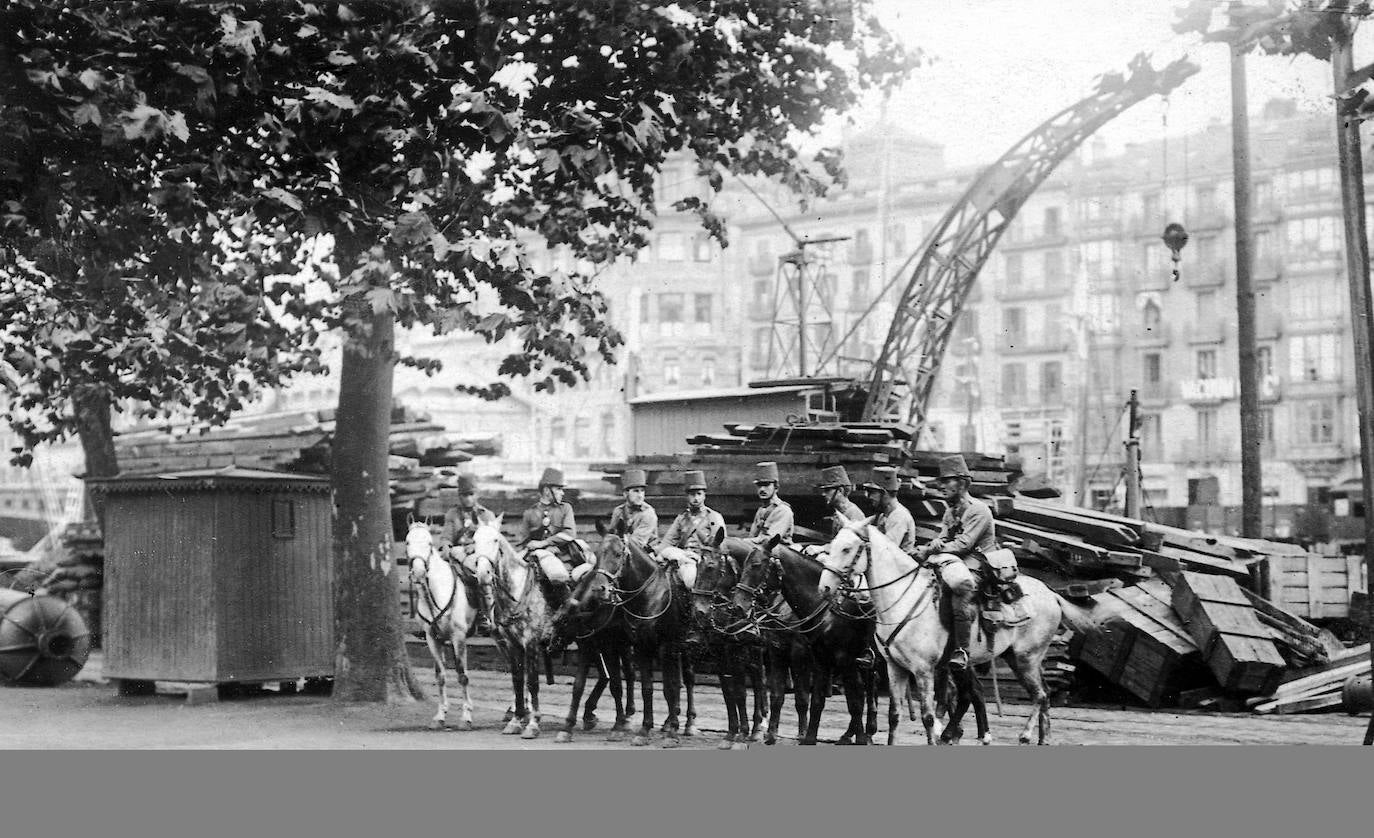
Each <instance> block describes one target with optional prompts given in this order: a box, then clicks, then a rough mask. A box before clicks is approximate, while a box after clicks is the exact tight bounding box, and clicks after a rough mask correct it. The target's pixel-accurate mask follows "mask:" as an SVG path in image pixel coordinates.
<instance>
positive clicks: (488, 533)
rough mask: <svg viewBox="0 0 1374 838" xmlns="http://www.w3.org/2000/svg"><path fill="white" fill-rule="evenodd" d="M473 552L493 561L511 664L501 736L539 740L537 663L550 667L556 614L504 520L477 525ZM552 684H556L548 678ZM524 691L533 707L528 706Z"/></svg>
mask: <svg viewBox="0 0 1374 838" xmlns="http://www.w3.org/2000/svg"><path fill="white" fill-rule="evenodd" d="M472 553H473V555H474V556H476V557H478V559H479V560H482V559H485V560H486V561H488V562H490V563H491V566H492V567H493V569H494V571H495V572H494V573H493V579H492V581H493V585H492V587H493V592H494V596H493V598H494V606H493V609H492V614H493V617H494V625H493V634H494V635H495V637H496V644H497V646H498V647H500V649H501V652H502V653H503V654H504V655H505V657H506V661H507V662H508V663H509V664H510V674H511V687H512V689H513V691H514V693H515V705H514V707H513V708H511V710H509V711H507V712H508V715H509V717H510V718H509V719H508V720H507V722H506V725H505V727H504V728H502V730H501V732H502V733H504V734H508V735H513V734H516V733H518V734H520V738H522V739H535V738H537V737H538V736H539V732H540V729H539V722H540V712H539V664H540V662H541V661H542V662H543V663H544V665H545V669H548V668H549V666H550V663H549V646H550V644H551V643H552V641H553V639H554V630H553V613H552V611H551V609H550V608H549V605H548V602H547V601H546V600H545V598H544V590H543V587H542V586H541V585H540V583H539V578H538V574H537V573H536V572H535V569H534V567H532V566H531V564H530V563H529V562H527V561H526V560H525V559H523V558H521V557H520V556H519V555H518V554H517V553H516V552H515V548H514V547H512V546H511V544H510V542H509V541H507V540H506V537H505V536H503V535H501V518H497V519H496V520H495V521H494V522H486V523H483V524H479V525H478V527H477V529H476V530H475V531H474V532H473V536H472ZM550 683H552V680H550ZM526 691H528V694H529V704H528V706H527V705H526V703H525V696H526Z"/></svg>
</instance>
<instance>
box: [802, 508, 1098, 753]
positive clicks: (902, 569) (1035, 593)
mask: <svg viewBox="0 0 1374 838" xmlns="http://www.w3.org/2000/svg"><path fill="white" fill-rule="evenodd" d="M825 565H826V570H825V571H823V572H822V573H821V583H820V587H821V590H823V591H825V590H831V591H833V590H836V589H838V588H839V587H840V585H841V580H847V579H850V578H851V577H852V576H853V575H854V574H861V575H862V576H863V578H864V579H865V580H866V581H867V584H868V589H869V591H870V595H871V596H872V599H873V605H874V607H875V608H876V609H877V612H878V630H877V638H878V641H879V646H880V647H881V648H882V650H883V656H884V657H885V658H886V659H887V672H888V683H889V684H890V685H891V690H892V705H891V707H892V709H891V711H890V713H889V717H888V720H889V725H888V732H887V737H888V744H892V742H893V740H894V737H895V736H896V733H897V712H896V707H897V706H898V705H897V702H898V695H897V693H898V691H899V690H901V691H902V692H903V693H905V696H904V697H905V699H906V702H907V705H908V707H910V704H911V696H910V693H909V690H910V684H911V681H909V680H908V679H912V680H914V681H915V686H916V691H917V695H916V697H917V700H918V701H919V703H920V707H921V722H922V724H924V725H925V730H926V742H927V743H929V744H934V741H935V740H934V736H933V733H934V727H935V714H934V711H933V708H934V706H935V690H934V675H935V668H936V666H937V665H938V664H939V662H940V660H941V658H942V657H943V656H944V653H945V649H946V647H947V645H948V642H949V629H948V628H947V627H946V626H945V625H944V624H943V623H942V621H941V619H940V608H939V607H938V605H939V599H940V596H939V586H940V580H939V576H938V574H937V573H936V571H935V570H934V569H932V568H930V567H928V566H925V565H922V564H920V563H918V562H917V561H916V560H915V559H913V558H912V557H911V556H909V555H907V554H906V553H904V552H902V550H901V548H899V547H898V546H897V545H896V544H894V543H892V541H891V540H890V539H889V538H887V536H885V535H883V533H882V532H881V531H880V530H879V529H878V528H877V527H872V526H869V525H868V524H867V523H866V522H863V521H856V522H853V523H851V524H848V525H847V526H846V527H845V528H844V529H842V530H840V532H839V534H838V535H837V536H835V540H834V541H832V542H831V543H830V550H829V553H828V554H827V556H826V557H825ZM1017 582H1018V584H1019V585H1020V586H1021V590H1022V592H1024V594H1025V596H1024V597H1023V598H1022V599H1020V600H1019V601H1018V605H1020V606H1021V608H1023V609H1024V611H1025V613H1026V619H1025V620H1024V621H1021V622H1018V624H1016V625H1013V626H1000V627H998V628H997V629H995V630H994V631H993V633H992V636H991V637H988V636H987V634H986V633H985V632H984V631H983V628H982V626H981V624H975V630H974V637H973V641H972V643H971V644H970V648H969V650H968V652H969V663H970V666H972V665H973V664H979V663H984V662H987V661H990V660H992V659H993V658H996V657H1001V658H1002V659H1003V660H1005V661H1006V662H1007V663H1008V664H1009V665H1010V666H1011V668H1012V670H1013V671H1014V672H1015V673H1016V677H1017V678H1018V679H1019V680H1020V681H1021V683H1022V685H1024V686H1025V688H1026V691H1027V692H1028V693H1030V695H1031V700H1032V702H1033V707H1034V709H1033V710H1032V712H1031V714H1030V717H1029V718H1028V719H1026V727H1025V729H1024V730H1022V732H1021V743H1022V744H1028V743H1029V742H1030V741H1031V730H1032V727H1033V726H1034V725H1035V724H1036V723H1037V722H1038V723H1039V743H1040V744H1041V745H1047V744H1049V739H1050V715H1049V709H1050V699H1049V692H1048V691H1047V690H1046V689H1045V679H1044V673H1043V672H1042V668H1041V667H1042V664H1043V663H1044V660H1045V653H1046V652H1047V651H1049V647H1050V641H1051V640H1053V639H1054V636H1055V634H1056V632H1057V631H1058V630H1059V625H1060V623H1061V622H1065V623H1068V625H1069V627H1070V628H1072V629H1073V630H1075V631H1083V632H1095V631H1097V630H1099V629H1100V625H1099V624H1098V622H1097V621H1096V620H1095V619H1094V618H1093V616H1092V615H1091V614H1089V613H1088V612H1087V611H1085V610H1084V609H1082V608H1079V607H1078V606H1076V605H1074V604H1072V603H1070V602H1067V601H1065V600H1064V598H1063V597H1061V596H1059V595H1058V594H1056V593H1055V592H1054V591H1051V590H1050V589H1049V588H1047V587H1045V585H1044V583H1042V582H1041V581H1040V580H1038V579H1034V578H1031V577H1027V576H1021V577H1020V578H1018V580H1017ZM980 622H981V621H980ZM912 709H913V710H914V708H912ZM911 720H912V721H916V714H915V713H914V712H912V713H911ZM956 721H957V720H956V719H954V718H953V717H951V719H950V725H954V724H955V723H956ZM982 739H983V744H987V743H988V737H987V736H986V735H984V736H983V737H982Z"/></svg>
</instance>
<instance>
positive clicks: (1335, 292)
mask: <svg viewBox="0 0 1374 838" xmlns="http://www.w3.org/2000/svg"><path fill="white" fill-rule="evenodd" d="M1344 290H1345V289H1343V288H1341V287H1340V283H1338V282H1336V281H1334V280H1332V279H1331V278H1329V277H1322V276H1309V277H1303V278H1301V279H1294V280H1293V281H1292V282H1290V283H1289V284H1288V312H1289V314H1291V315H1292V317H1293V319H1295V320H1329V319H1331V318H1333V317H1339V316H1340V315H1341V314H1342V313H1343V312H1344V310H1345V306H1344V295H1343V292H1344Z"/></svg>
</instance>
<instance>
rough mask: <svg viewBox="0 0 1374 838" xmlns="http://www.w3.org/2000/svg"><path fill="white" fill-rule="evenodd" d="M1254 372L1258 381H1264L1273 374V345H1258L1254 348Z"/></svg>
mask: <svg viewBox="0 0 1374 838" xmlns="http://www.w3.org/2000/svg"><path fill="white" fill-rule="evenodd" d="M1255 372H1256V374H1257V375H1259V377H1260V379H1265V378H1268V377H1270V376H1271V375H1273V374H1274V346H1273V344H1268V343H1265V344H1260V345H1259V346H1256V347H1255Z"/></svg>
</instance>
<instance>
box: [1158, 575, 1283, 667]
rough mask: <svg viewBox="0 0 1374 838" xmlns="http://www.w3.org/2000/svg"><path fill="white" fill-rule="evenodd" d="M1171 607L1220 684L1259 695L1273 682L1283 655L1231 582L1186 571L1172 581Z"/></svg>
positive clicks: (1281, 665) (1250, 606) (1281, 663)
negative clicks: (1173, 582) (1176, 579)
mask: <svg viewBox="0 0 1374 838" xmlns="http://www.w3.org/2000/svg"><path fill="white" fill-rule="evenodd" d="M1173 606H1174V611H1176V612H1177V613H1178V615H1179V617H1180V618H1181V619H1182V620H1183V625H1184V628H1185V629H1186V630H1187V632H1188V635H1189V636H1190V637H1192V638H1193V641H1194V642H1195V643H1197V645H1198V648H1199V649H1201V650H1202V656H1203V658H1204V659H1205V660H1206V661H1207V665H1208V666H1209V667H1210V668H1211V670H1212V673H1213V674H1215V675H1216V676H1217V682H1218V683H1219V684H1220V685H1221V687H1222V688H1223V689H1225V690H1230V691H1232V692H1242V693H1261V694H1264V693H1270V692H1273V690H1274V688H1275V687H1276V686H1278V683H1279V678H1281V677H1282V675H1283V671H1284V667H1285V663H1284V660H1283V657H1282V656H1281V655H1280V654H1279V650H1278V648H1277V647H1276V646H1275V645H1274V641H1273V634H1272V633H1271V632H1270V630H1269V629H1268V627H1266V626H1265V625H1264V624H1263V623H1261V622H1260V620H1259V617H1258V616H1257V615H1256V614H1255V609H1254V607H1253V606H1252V605H1251V604H1250V600H1249V599H1248V598H1247V597H1246V596H1245V592H1244V591H1242V590H1241V588H1240V586H1239V585H1237V584H1236V583H1235V582H1234V581H1232V580H1231V579H1228V578H1226V577H1224V576H1210V575H1206V574H1201V573H1192V572H1188V571H1185V572H1183V573H1182V574H1180V576H1179V579H1178V581H1177V583H1176V584H1175V585H1174V589H1173Z"/></svg>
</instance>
